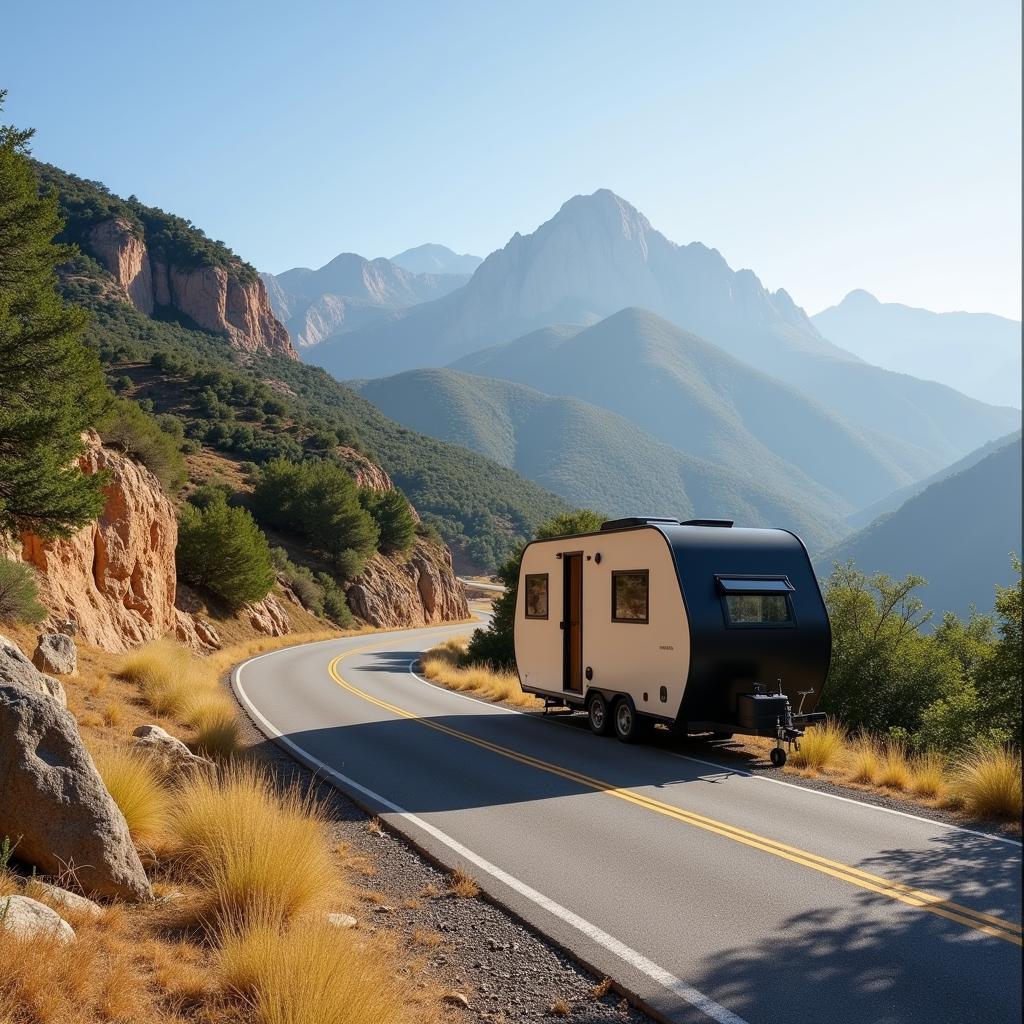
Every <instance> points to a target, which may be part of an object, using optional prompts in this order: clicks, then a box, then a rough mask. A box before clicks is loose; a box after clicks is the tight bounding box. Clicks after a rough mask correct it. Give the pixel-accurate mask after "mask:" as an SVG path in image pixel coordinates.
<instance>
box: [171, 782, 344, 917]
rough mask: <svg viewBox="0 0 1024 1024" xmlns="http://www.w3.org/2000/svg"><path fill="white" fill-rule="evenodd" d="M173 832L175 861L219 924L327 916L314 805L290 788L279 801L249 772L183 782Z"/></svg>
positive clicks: (323, 831)
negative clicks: (191, 876) (205, 892)
mask: <svg viewBox="0 0 1024 1024" xmlns="http://www.w3.org/2000/svg"><path fill="white" fill-rule="evenodd" d="M172 826H173V832H174V835H175V837H176V839H177V841H178V843H179V847H178V856H179V858H180V859H181V860H182V861H183V862H185V863H186V864H187V865H188V866H189V867H190V868H191V869H192V871H193V872H194V873H195V875H196V876H197V877H198V878H199V880H200V882H201V883H202V884H203V885H204V886H206V887H207V888H208V889H209V890H210V893H211V897H212V900H213V904H214V909H215V911H216V913H217V916H218V920H219V921H221V923H234V924H238V923H242V922H248V921H250V920H255V921H260V920H263V921H267V920H272V921H276V922H284V921H287V920H288V919H289V918H291V917H292V916H293V915H295V914H297V913H300V912H303V911H309V910H313V909H324V908H325V907H326V906H327V904H328V903H329V902H330V900H331V898H332V897H333V896H334V895H335V894H336V891H337V887H338V878H337V875H336V872H335V868H334V861H333V858H332V854H331V843H330V836H329V833H328V830H327V827H326V824H325V821H324V818H323V814H322V812H321V810H320V808H319V806H318V805H317V804H316V803H315V802H314V801H313V799H312V798H310V797H304V796H302V795H301V793H300V792H299V791H298V789H296V788H295V787H290V788H288V789H286V790H285V791H284V792H283V793H282V794H278V793H277V792H276V791H275V788H274V785H273V782H272V780H271V779H270V777H268V776H267V775H266V774H265V773H262V772H260V771H259V770H258V769H257V768H255V767H253V766H251V765H235V766H230V767H228V768H226V769H224V770H222V773H221V775H220V778H219V779H209V778H195V779H192V780H190V781H189V782H188V783H186V785H185V786H184V787H183V788H182V790H181V791H180V794H179V797H178V800H177V801H176V803H175V807H174V813H173V815H172Z"/></svg>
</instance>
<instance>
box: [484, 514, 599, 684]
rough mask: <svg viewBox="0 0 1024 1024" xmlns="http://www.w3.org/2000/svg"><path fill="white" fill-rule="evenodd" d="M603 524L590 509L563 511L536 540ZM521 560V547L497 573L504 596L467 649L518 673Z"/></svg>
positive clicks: (587, 530) (540, 529)
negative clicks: (517, 635) (517, 645)
mask: <svg viewBox="0 0 1024 1024" xmlns="http://www.w3.org/2000/svg"><path fill="white" fill-rule="evenodd" d="M603 522H604V516H602V515H599V514H598V513H597V512H593V511H591V510H590V509H586V508H582V509H576V510H575V511H573V512H563V513H560V514H559V515H557V516H553V517H552V518H551V519H548V520H547V521H546V522H544V523H541V525H540V526H539V527H538V528H537V540H550V539H552V538H554V537H568V536H572V535H573V534H579V533H593V532H594V531H596V530H599V529H600V528H601V524H602V523H603ZM522 559H523V548H522V547H521V548H520V549H519V550H518V551H517V552H516V553H515V554H514V555H513V556H512V557H511V558H509V559H507V560H506V561H505V562H504V563H503V564H502V566H501V568H500V569H499V570H498V577H499V579H500V580H501V582H502V583H503V584H504V585H505V593H503V594H501V595H500V596H499V597H497V598H496V599H495V600H494V603H493V606H492V609H493V611H492V617H491V621H490V622H489V623H488V624H487V628H486V629H477V630H475V631H474V633H473V635H472V637H470V640H469V647H468V648H467V650H466V655H467V658H468V659H469V660H470V661H476V662H484V663H486V664H488V665H491V666H493V667H494V668H503V669H509V670H512V671H514V670H515V665H516V651H515V620H516V596H517V594H518V591H519V563H520V562H521V561H522Z"/></svg>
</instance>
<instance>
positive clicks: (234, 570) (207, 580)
mask: <svg viewBox="0 0 1024 1024" xmlns="http://www.w3.org/2000/svg"><path fill="white" fill-rule="evenodd" d="M177 561H178V575H179V576H180V577H181V578H182V579H183V580H185V581H186V582H187V583H191V584H193V585H194V586H197V587H199V588H201V589H203V590H206V591H208V592H209V593H211V594H214V595H216V596H217V597H219V598H221V599H222V600H223V601H224V602H225V603H226V604H227V605H228V606H229V607H232V608H237V607H239V606H240V605H243V604H246V603H247V602H249V601H259V600H260V599H261V598H263V597H266V595H267V594H268V593H269V592H270V588H271V587H272V586H273V584H274V566H273V562H272V561H271V557H270V546H269V545H268V544H267V538H266V537H265V536H264V535H263V532H262V531H261V530H260V528H259V527H258V526H257V525H256V523H255V522H254V520H253V518H252V516H251V515H250V514H249V513H248V512H247V511H246V510H245V509H242V508H231V507H230V506H229V505H228V504H227V503H226V502H225V501H224V500H223V498H221V499H220V500H213V501H211V502H210V503H209V504H208V505H206V507H205V508H197V507H196V506H195V505H192V504H186V505H183V506H182V508H181V511H180V513H179V515H178V549H177Z"/></svg>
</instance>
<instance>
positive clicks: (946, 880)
mask: <svg viewBox="0 0 1024 1024" xmlns="http://www.w3.org/2000/svg"><path fill="white" fill-rule="evenodd" d="M466 630H467V627H466V626H465V625H461V626H455V627H451V626H449V627H441V628H428V629H421V630H406V631H397V632H391V633H378V634H369V635H363V636H356V637H348V638H344V639H338V640H329V641H324V642H322V643H317V644H308V645H304V646H301V647H293V648H285V649H282V650H279V651H274V652H271V653H269V654H263V655H260V656H259V657H257V658H253V659H251V660H250V661H247V662H245V663H244V664H242V665H241V666H239V667H238V668H237V669H236V670H235V672H234V675H233V685H234V688H235V693H236V695H237V696H238V698H239V700H240V701H241V703H242V705H243V707H245V709H246V710H247V711H248V713H249V714H250V715H251V716H252V718H253V720H254V721H255V723H256V724H257V726H258V727H259V728H260V729H261V730H262V731H263V732H264V733H265V734H266V735H268V736H270V737H272V738H273V739H275V740H276V741H277V742H279V743H281V744H282V745H283V746H285V747H286V748H287V749H288V750H289V751H290V752H291V753H292V754H293V755H294V756H296V757H297V758H298V759H299V760H302V761H304V762H306V763H307V764H308V765H310V766H311V767H313V768H315V769H317V770H318V771H319V772H320V773H321V774H322V775H325V776H327V777H329V778H330V779H331V780H332V781H333V782H334V783H335V784H336V785H337V786H338V787H339V788H340V789H342V790H343V791H345V792H346V793H348V794H349V795H350V796H352V797H354V798H355V799H356V800H357V801H358V802H360V803H361V804H363V805H364V806H366V807H367V808H368V809H370V810H372V812H373V813H376V814H379V815H380V816H381V817H382V818H383V819H385V820H386V821H387V822H388V823H389V824H390V825H391V826H392V827H394V828H395V829H396V830H397V831H399V832H401V833H403V834H404V835H406V836H408V837H409V839H410V840H412V841H413V842H414V843H415V844H416V845H418V846H420V847H421V848H423V849H425V850H426V851H427V852H428V853H429V854H430V855H431V856H433V857H435V858H437V859H438V860H440V861H442V862H444V863H446V864H448V865H450V866H452V867H455V866H461V867H463V868H464V869H465V870H467V871H468V872H470V873H471V874H472V875H473V876H474V877H475V878H476V879H477V880H478V881H479V883H480V885H481V887H482V888H483V889H484V890H485V891H486V892H487V893H488V894H489V895H490V896H491V897H492V898H494V899H495V900H497V901H498V902H500V903H502V904H504V905H506V906H508V907H509V908H510V909H512V910H513V911H514V912H515V913H517V914H518V915H519V916H520V917H522V918H523V919H525V920H526V921H528V922H529V923H530V924H531V925H532V926H534V927H535V928H537V929H538V930H539V931H541V932H543V933H544V934H545V935H548V936H549V937H551V938H552V939H553V940H554V941H555V942H557V943H558V944H560V945H562V946H564V947H565V948H566V949H568V950H570V951H571V952H572V953H573V954H574V955H575V956H576V957H577V958H578V959H579V960H581V961H582V962H583V963H585V964H587V965H589V966H591V967H592V968H593V969H594V971H595V972H596V973H597V974H598V975H599V976H603V975H606V976H609V977H611V978H613V979H615V980H616V981H617V982H619V983H620V984H621V985H622V986H623V987H624V988H625V989H626V990H627V991H629V992H630V993H632V994H633V995H634V996H635V997H636V998H637V1000H638V1001H639V1003H640V1005H641V1006H643V1007H644V1008H645V1009H647V1010H648V1011H649V1012H651V1013H653V1014H654V1015H656V1016H660V1017H661V1018H663V1019H666V1020H670V1021H680V1022H687V1024H689V1022H694V1024H697V1022H706V1021H708V1020H713V1021H717V1022H719V1024H744V1022H746V1024H776V1022H807V1024H826V1022H835V1024H865V1022H879V1024H883V1022H884V1024H899V1022H945V1021H949V1022H957V1024H968V1022H971V1024H988V1022H993V1024H995V1022H998V1024H1010V1022H1017V1021H1019V1020H1020V1018H1021V927H1020V920H1021V891H1020V882H1021V846H1020V844H1019V843H1018V842H1015V841H1013V840H1010V839H1006V838H1003V837H999V836H991V835H987V834H984V833H980V832H975V831H971V830H967V829H961V828H955V827H952V826H949V825H944V824H941V823H937V822H933V821H930V820H926V819H924V818H919V817H915V816H913V815H908V814H903V813H900V812H896V811H890V810H886V809H883V808H879V807H876V806H873V805H870V804H865V803H861V802H859V801H854V800H848V799H844V798H842V797H838V796H833V795H829V794H823V793H820V792H816V791H813V790H809V789H807V788H805V787H801V786H797V785H792V784H789V783H786V782H784V781H782V780H779V779H775V778H769V777H765V776H758V775H750V774H747V773H745V772H742V771H738V770H736V769H734V768H732V767H729V766H727V765H720V764H716V763H715V762H714V760H713V757H714V755H713V752H709V756H708V758H707V759H701V758H697V757H693V756H689V755H688V753H681V752H679V751H677V750H674V749H667V748H664V747H662V746H657V747H652V746H647V747H645V746H624V745H623V744H621V743H618V742H617V741H615V740H614V739H603V738H598V737H595V736H592V735H591V734H590V733H589V732H587V731H585V730H583V729H580V728H577V727H575V726H573V725H571V724H567V723H565V722H564V721H562V722H560V721H558V720H557V719H554V720H552V719H547V720H546V719H544V718H542V717H540V716H537V715H527V714H521V713H518V712H515V711H511V710H508V709H506V708H503V707H498V706H495V705H491V704H487V703H484V702H482V701H478V700H475V699H473V698H471V697H467V696H464V695H461V694H457V693H451V692H448V691H446V690H442V689H439V688H437V687H435V686H434V685H432V684H430V683H428V682H426V681H425V680H422V679H420V678H419V677H418V676H417V675H416V674H415V672H414V668H415V663H416V659H417V656H418V653H419V652H420V651H422V650H424V649H426V648H427V647H430V646H432V645H433V644H435V643H437V642H438V641H439V640H441V639H443V638H444V637H446V636H452V635H456V634H459V633H465V632H466ZM686 750H687V751H691V750H692V746H691V747H687V748H686Z"/></svg>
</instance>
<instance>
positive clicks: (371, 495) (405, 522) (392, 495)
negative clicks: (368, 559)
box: [359, 488, 416, 554]
mask: <svg viewBox="0 0 1024 1024" xmlns="http://www.w3.org/2000/svg"><path fill="white" fill-rule="evenodd" d="M359 501H360V503H361V504H362V506H363V508H365V509H366V511H367V512H369V513H370V515H371V516H372V517H373V521H374V522H375V523H376V524H377V530H378V532H379V534H380V550H381V551H384V552H386V553H388V554H393V553H395V552H398V551H408V550H409V548H411V547H412V545H413V541H415V540H416V517H415V516H414V515H413V512H412V506H411V505H410V504H409V500H408V498H406V496H405V495H404V494H403V493H402V492H401V491H397V490H391V491H383V492H379V491H371V490H370V489H369V488H363V489H362V490H361V491H360V492H359Z"/></svg>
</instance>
